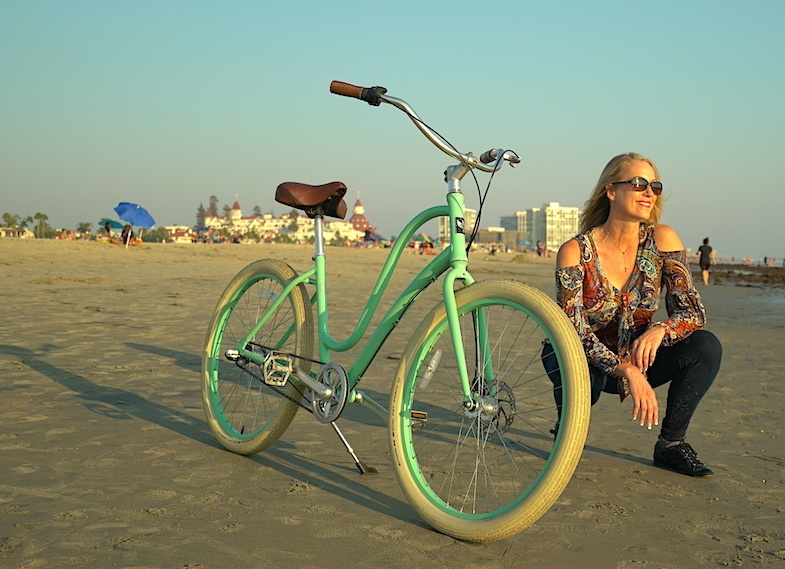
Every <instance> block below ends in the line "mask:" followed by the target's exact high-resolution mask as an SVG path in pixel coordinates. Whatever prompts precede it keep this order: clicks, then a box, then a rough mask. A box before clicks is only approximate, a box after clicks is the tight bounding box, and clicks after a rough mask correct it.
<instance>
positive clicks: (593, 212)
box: [580, 152, 662, 233]
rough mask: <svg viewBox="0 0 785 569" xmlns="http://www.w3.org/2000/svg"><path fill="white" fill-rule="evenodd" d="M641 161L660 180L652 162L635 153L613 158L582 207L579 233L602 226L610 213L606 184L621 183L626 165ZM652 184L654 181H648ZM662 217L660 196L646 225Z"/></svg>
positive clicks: (653, 223)
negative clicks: (649, 167) (650, 168)
mask: <svg viewBox="0 0 785 569" xmlns="http://www.w3.org/2000/svg"><path fill="white" fill-rule="evenodd" d="M635 160H641V161H643V162H646V163H647V164H648V165H649V166H651V167H652V169H653V170H654V176H655V178H656V179H657V180H659V179H660V171H659V170H658V169H657V166H655V165H654V162H652V161H651V160H649V159H648V158H646V157H645V156H642V155H641V154H636V153H635V152H628V153H626V154H619V155H618V156H614V157H613V158H612V159H611V161H610V162H608V164H607V165H606V166H605V168H603V170H602V174H600V179H599V180H597V185H596V186H595V187H594V191H593V192H592V194H591V196H590V197H589V199H588V200H586V203H585V204H584V206H583V212H582V213H581V221H580V232H581V233H584V232H586V231H588V230H589V229H591V228H592V227H597V226H598V225H602V224H603V223H605V221H606V220H607V219H608V214H609V213H610V211H611V202H610V200H609V199H608V196H607V194H606V192H607V189H608V184H610V183H612V182H621V181H622V180H621V179H620V177H621V173H622V171H623V170H624V168H625V166H627V164H629V163H631V162H634V161H635ZM649 181H650V182H653V181H654V180H649ZM660 215H662V195H659V196H657V201H656V202H654V207H653V208H652V209H651V215H650V216H649V219H648V220H647V221H646V223H648V224H650V225H655V224H656V223H657V222H658V221H659V219H660Z"/></svg>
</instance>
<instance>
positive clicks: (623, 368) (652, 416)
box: [616, 363, 660, 429]
mask: <svg viewBox="0 0 785 569" xmlns="http://www.w3.org/2000/svg"><path fill="white" fill-rule="evenodd" d="M616 373H617V374H618V375H620V376H621V377H623V378H625V379H626V380H627V385H628V386H629V388H630V397H632V420H633V421H637V420H640V424H641V427H643V426H644V425H646V427H647V428H649V429H651V426H652V425H658V424H659V414H660V406H659V404H658V403H657V395H656V393H654V389H653V388H652V386H651V385H650V384H649V382H648V380H647V379H646V376H645V375H644V374H643V372H642V371H641V370H640V368H638V367H637V366H635V365H633V364H631V363H623V364H620V365H619V366H618V367H617V368H616Z"/></svg>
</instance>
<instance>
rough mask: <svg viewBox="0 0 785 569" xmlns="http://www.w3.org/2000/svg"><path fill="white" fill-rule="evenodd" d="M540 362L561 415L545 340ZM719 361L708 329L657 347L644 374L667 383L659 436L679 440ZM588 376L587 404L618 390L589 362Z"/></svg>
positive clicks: (718, 347) (614, 382) (555, 368)
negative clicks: (652, 361) (546, 374)
mask: <svg viewBox="0 0 785 569" xmlns="http://www.w3.org/2000/svg"><path fill="white" fill-rule="evenodd" d="M542 357H543V360H542V361H543V365H544V366H545V371H546V372H547V373H548V377H549V378H550V380H551V382H552V383H553V395H554V398H555V400H556V407H557V409H558V412H559V415H560V416H561V375H560V374H559V369H558V363H557V361H556V356H555V354H554V353H553V347H552V346H551V345H550V344H549V343H547V342H546V343H545V344H544V346H543V351H542ZM721 361H722V345H721V344H720V341H719V340H718V339H717V337H716V336H715V335H714V334H712V333H711V332H709V331H708V330H696V331H695V332H693V333H692V334H690V335H689V336H687V337H686V338H684V339H683V340H681V341H680V342H678V343H676V344H675V345H673V346H668V347H664V346H663V347H661V348H660V349H659V350H657V358H656V360H655V361H654V365H653V366H651V367H650V368H649V370H648V372H647V373H646V378H647V379H648V380H649V384H650V385H651V386H652V387H659V386H660V385H664V384H666V383H668V382H669V381H670V382H671V384H670V386H669V387H668V399H667V404H666V407H665V417H664V419H663V420H662V429H661V431H660V435H661V436H662V438H664V439H666V440H669V441H681V440H684V437H685V435H686V433H687V427H689V425H690V419H692V415H693V413H695V409H697V407H698V403H700V401H701V399H702V398H703V396H704V395H705V394H706V392H707V391H708V390H709V387H711V384H712V382H714V378H715V377H717V372H719V370H720V362H721ZM589 374H590V376H591V404H592V405H594V404H595V403H596V402H597V400H598V399H599V398H600V393H602V392H603V391H604V392H605V393H618V378H617V377H613V376H610V375H608V374H606V373H604V372H602V371H601V370H600V369H598V368H596V367H594V366H593V365H591V364H589Z"/></svg>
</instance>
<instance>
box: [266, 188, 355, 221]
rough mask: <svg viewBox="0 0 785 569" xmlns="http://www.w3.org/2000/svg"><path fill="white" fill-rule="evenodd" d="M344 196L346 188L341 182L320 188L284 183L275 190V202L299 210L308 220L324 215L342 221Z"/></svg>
mask: <svg viewBox="0 0 785 569" xmlns="http://www.w3.org/2000/svg"><path fill="white" fill-rule="evenodd" d="M345 194H346V186H345V185H344V183H343V182H330V183H329V184H322V185H320V186H312V185H310V184H301V183H300V182H284V183H282V184H279V185H278V188H277V189H276V190H275V201H277V202H278V203H282V204H284V205H288V206H290V207H293V208H295V209H301V210H303V211H304V212H305V214H306V215H307V216H308V217H310V218H314V217H316V216H317V215H326V216H328V217H337V218H338V219H344V218H345V217H346V202H345V201H343V196H344V195H345Z"/></svg>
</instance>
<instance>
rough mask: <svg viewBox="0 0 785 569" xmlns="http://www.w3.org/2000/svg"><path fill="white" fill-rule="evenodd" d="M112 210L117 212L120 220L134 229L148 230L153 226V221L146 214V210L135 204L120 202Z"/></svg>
mask: <svg viewBox="0 0 785 569" xmlns="http://www.w3.org/2000/svg"><path fill="white" fill-rule="evenodd" d="M114 210H115V211H116V212H117V215H118V216H119V217H120V219H122V220H123V221H125V222H128V223H130V224H131V225H135V226H136V227H145V228H148V229H149V228H150V227H152V226H153V225H155V220H154V219H153V217H152V216H151V215H150V214H149V213H147V210H146V209H145V208H143V207H142V206H140V205H136V204H135V203H129V202H120V203H119V204H118V205H117V207H116V208H114Z"/></svg>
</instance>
